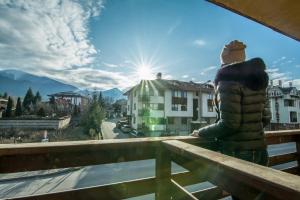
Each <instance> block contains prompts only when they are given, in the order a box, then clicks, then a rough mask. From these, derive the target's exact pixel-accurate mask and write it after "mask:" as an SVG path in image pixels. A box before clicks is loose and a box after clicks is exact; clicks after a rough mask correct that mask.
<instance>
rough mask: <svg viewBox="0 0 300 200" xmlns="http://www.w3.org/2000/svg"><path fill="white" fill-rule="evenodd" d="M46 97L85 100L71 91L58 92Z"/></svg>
mask: <svg viewBox="0 0 300 200" xmlns="http://www.w3.org/2000/svg"><path fill="white" fill-rule="evenodd" d="M47 96H49V97H51V96H54V97H83V98H87V97H85V96H83V95H81V94H79V93H76V92H72V91H68V92H58V93H54V94H48V95H47Z"/></svg>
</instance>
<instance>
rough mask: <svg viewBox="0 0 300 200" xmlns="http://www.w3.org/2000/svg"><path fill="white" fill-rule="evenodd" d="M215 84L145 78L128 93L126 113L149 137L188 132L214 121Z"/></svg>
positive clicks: (159, 76) (132, 122) (133, 125)
mask: <svg viewBox="0 0 300 200" xmlns="http://www.w3.org/2000/svg"><path fill="white" fill-rule="evenodd" d="M213 91H214V90H213V86H212V85H210V84H208V83H205V84H199V83H194V82H192V81H191V82H183V81H178V80H166V79H162V78H161V73H158V74H157V78H156V80H142V81H141V82H140V83H139V84H138V85H136V86H134V87H132V88H131V89H130V90H129V91H127V92H126V93H125V94H124V95H127V97H128V101H127V116H128V120H129V122H130V124H131V126H132V127H133V128H134V129H137V130H141V131H143V132H145V133H146V134H147V133H148V134H149V136H150V135H151V136H160V135H164V134H167V135H187V134H190V133H191V132H192V127H195V126H198V127H197V128H199V127H200V126H203V125H207V124H210V123H213V122H214V121H215V118H216V113H215V111H214V109H213V103H212V102H213Z"/></svg>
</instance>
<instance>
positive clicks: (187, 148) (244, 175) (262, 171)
mask: <svg viewBox="0 0 300 200" xmlns="http://www.w3.org/2000/svg"><path fill="white" fill-rule="evenodd" d="M163 143H164V144H165V146H166V148H167V149H168V150H169V151H171V152H172V153H173V154H174V155H175V156H177V157H183V158H185V159H187V160H188V162H189V165H186V166H185V167H188V169H189V170H190V171H194V170H196V169H199V168H203V169H205V171H202V176H203V173H204V176H206V177H207V178H208V180H209V181H210V182H212V183H214V184H215V185H218V186H221V187H222V188H224V189H225V190H226V191H228V192H230V193H231V194H233V195H235V196H237V197H239V198H243V199H253V198H254V197H256V196H257V195H258V194H259V193H260V192H263V193H265V194H266V195H268V196H269V197H271V198H274V199H291V200H293V199H294V200H298V199H300V177H299V176H295V175H292V174H288V173H285V172H281V171H278V170H274V169H270V168H268V167H264V166H260V165H257V164H254V163H250V162H247V161H243V160H240V159H237V158H233V157H230V156H226V155H223V154H221V153H217V152H214V151H210V150H207V149H204V148H201V147H196V146H194V145H191V144H187V143H184V142H181V141H176V140H169V141H163ZM173 158H174V157H173ZM234 183H239V184H238V185H236V186H235V187H236V188H233V187H232V185H231V184H234ZM239 185H243V186H246V187H247V188H249V190H248V191H251V190H253V191H251V193H249V194H246V193H240V192H241V191H242V189H241V188H239V187H240V186H239Z"/></svg>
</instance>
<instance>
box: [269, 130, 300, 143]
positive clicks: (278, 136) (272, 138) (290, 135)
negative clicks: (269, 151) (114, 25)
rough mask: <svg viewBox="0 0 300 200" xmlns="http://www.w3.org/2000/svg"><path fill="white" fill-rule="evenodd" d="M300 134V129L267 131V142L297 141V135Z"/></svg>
mask: <svg viewBox="0 0 300 200" xmlns="http://www.w3.org/2000/svg"><path fill="white" fill-rule="evenodd" d="M299 135H300V130H299V129H295V130H281V131H266V132H265V137H266V143H267V144H268V145H271V144H281V143H287V142H296V139H297V137H299Z"/></svg>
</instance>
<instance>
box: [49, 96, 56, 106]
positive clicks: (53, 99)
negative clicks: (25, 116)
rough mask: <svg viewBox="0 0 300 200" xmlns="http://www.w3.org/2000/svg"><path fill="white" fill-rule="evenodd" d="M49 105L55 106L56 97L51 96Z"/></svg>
mask: <svg viewBox="0 0 300 200" xmlns="http://www.w3.org/2000/svg"><path fill="white" fill-rule="evenodd" d="M49 104H51V105H55V97H54V96H51V97H50V99H49Z"/></svg>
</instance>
